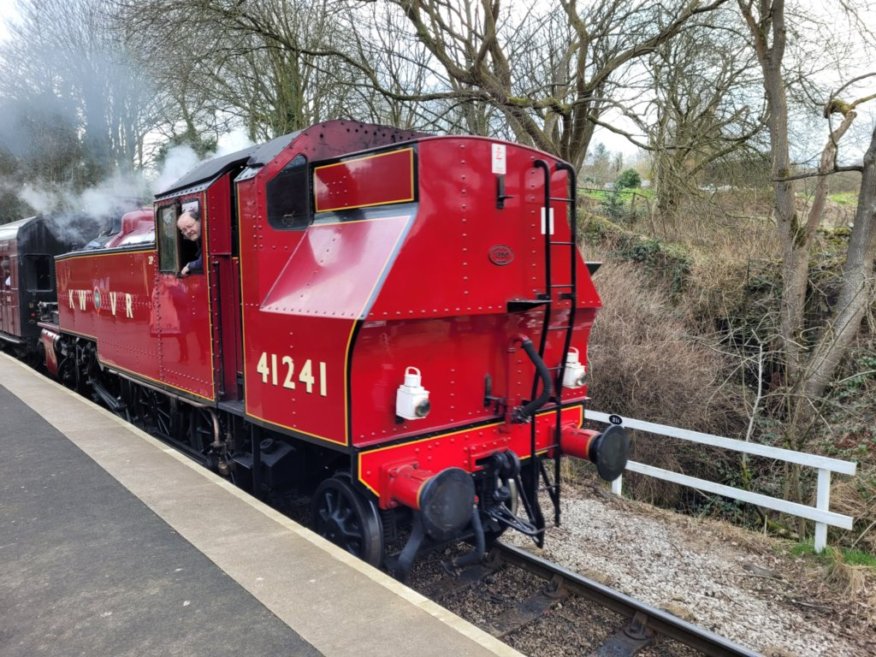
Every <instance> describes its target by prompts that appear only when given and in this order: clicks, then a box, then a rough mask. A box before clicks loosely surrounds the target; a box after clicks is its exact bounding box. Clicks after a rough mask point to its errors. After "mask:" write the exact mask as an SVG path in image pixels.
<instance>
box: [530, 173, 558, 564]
mask: <svg viewBox="0 0 876 657" xmlns="http://www.w3.org/2000/svg"><path fill="white" fill-rule="evenodd" d="M534 166H535V168H536V169H541V170H542V172H543V173H544V205H543V207H542V213H543V215H542V218H541V221H542V227H543V229H544V230H543V232H544V292H543V293H542V294H540V295H539V297H540V299H541V300H543V301H544V302H545V306H544V318H543V319H542V325H541V338H540V339H539V341H538V355H539V357H540V358H541V359H542V360H544V352H545V347H546V346H547V334H548V327H549V326H550V322H551V310H552V308H551V305H552V302H553V295H552V294H551V286H552V280H551V230H550V221H551V217H550V209H551V170H550V165H548V163H547V162H545V161H544V160H536V161H535V163H534ZM537 392H538V372H536V373H535V377H534V378H533V380H532V394H531V397H532V398H533V399H535V396H536V393H537ZM536 424H537V423H536V422H532V423H530V426H529V462H530V463H531V464H532V480H531V482H530V483H531V490H530V491H529V493H530V496H531V501H532V506H533V510H534V511H535V522H536V528H537V529H538V530H540V531H539V534H538V536H537V538H536V544H537V545H538V546H539V547H543V545H544V527H545V522H544V514H543V513H542V510H541V504H539V502H538V481H539V473H541V474H542V475H543V474H544V471H543V466H542V464H541V462H540V461H539V460H538V455H537V453H536V445H535V442H536ZM553 497H554V496H553V494H551V499H552V500H553ZM557 506H558V505H556V504H555V507H557ZM554 513H555V515H556V510H555V512H554Z"/></svg>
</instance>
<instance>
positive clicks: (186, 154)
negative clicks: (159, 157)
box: [152, 144, 201, 193]
mask: <svg viewBox="0 0 876 657" xmlns="http://www.w3.org/2000/svg"><path fill="white" fill-rule="evenodd" d="M200 163H201V160H200V158H198V154H197V153H195V151H194V149H193V148H192V147H191V146H188V145H186V144H183V145H182V146H174V147H173V148H171V149H170V150H169V151H167V157H166V158H165V159H164V164H163V165H162V167H161V171H159V173H158V177H157V178H156V179H155V181H154V182H153V183H152V191H153V192H156V193H158V192H160V191H161V190H163V189H167V188H168V187H169V186H170V185H171V184H173V183H174V182H176V181H177V180H179V179H180V178H182V177H183V176H184V175H185V174H186V173H188V172H189V171H191V170H192V169H194V168H195V167H196V166H198V165H199V164H200Z"/></svg>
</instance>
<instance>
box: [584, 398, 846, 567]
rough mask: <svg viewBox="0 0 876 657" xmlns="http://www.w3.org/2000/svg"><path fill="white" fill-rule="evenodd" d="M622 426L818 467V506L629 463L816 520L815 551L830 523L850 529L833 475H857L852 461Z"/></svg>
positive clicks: (616, 487) (602, 417)
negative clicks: (834, 503) (836, 504)
mask: <svg viewBox="0 0 876 657" xmlns="http://www.w3.org/2000/svg"><path fill="white" fill-rule="evenodd" d="M584 417H585V418H587V419H588V420H592V421H594V422H601V423H604V424H611V420H610V419H609V418H614V419H615V422H617V420H618V418H619V416H612V415H610V414H609V413H599V412H597V411H589V410H588V411H585V413H584ZM620 423H621V426H623V427H624V428H627V429H636V430H639V431H646V432H648V433H654V434H658V435H662V436H671V437H673V438H679V439H681V440H687V441H690V442H694V443H699V444H701V445H711V446H713V447H720V448H722V449H729V450H733V451H735V452H743V453H745V454H753V455H755V456H764V457H766V458H770V459H776V460H780V461H786V462H788V463H797V464H799V465H804V466H808V467H811V468H817V469H818V488H817V492H816V496H815V506H814V507H812V506H807V505H805V504H797V503H796V502H788V501H786V500H783V499H780V498H776V497H770V496H769V495H761V494H760V493H752V492H750V491H747V490H742V489H740V488H734V487H732V486H725V485H723V484H716V483H714V482H712V481H707V480H705V479H698V478H696V477H689V476H687V475H683V474H679V473H677V472H672V471H670V470H664V469H662V468H655V467H653V466H650V465H645V464H644V463H637V462H636V461H630V462H629V463H627V470H629V471H630V472H638V473H641V474H644V475H647V476H649V477H655V478H657V479H662V480H664V481H671V482H673V483H676V484H681V485H682V486H689V487H691V488H696V489H697V490H702V491H705V492H708V493H714V494H716V495H722V496H724V497H729V498H732V499H734V500H740V501H742V502H748V503H749V504H755V505H757V506H761V507H764V508H767V509H772V510H774V511H780V512H781V513H787V514H790V515H794V516H798V517H800V518H806V519H807V520H812V521H814V522H815V551H816V552H821V551H822V550H823V549H824V548H825V546H826V545H827V526H828V525H832V526H834V527H840V528H842V529H851V528H852V524H853V522H854V518H852V517H851V516H845V515H842V514H840V513H833V512H832V511H830V508H829V507H830V474H831V472H836V473H839V474H845V475H854V474H855V471H856V469H857V464H856V463H853V462H851V461H841V460H839V459H832V458H828V457H826V456H816V455H814V454H806V453H804V452H795V451H793V450H790V449H781V448H779V447H770V446H769V445H759V444H756V443H750V442H746V441H744V440H734V439H732V438H723V437H721V436H714V435H712V434H708V433H700V432H698V431H688V430H687V429H679V428H676V427H667V426H664V425H662V424H654V423H652V422H643V421H641V420H633V419H630V418H620ZM622 480H623V476H621V477H618V478H617V479H615V480H614V481H613V482H612V483H611V490H612V492H613V493H615V494H616V495H620V494H621V487H622V483H623V482H622Z"/></svg>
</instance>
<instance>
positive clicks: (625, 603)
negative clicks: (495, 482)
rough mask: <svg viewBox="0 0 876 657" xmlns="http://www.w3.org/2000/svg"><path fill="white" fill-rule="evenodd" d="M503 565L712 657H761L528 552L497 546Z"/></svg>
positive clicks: (505, 545)
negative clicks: (556, 581) (550, 582)
mask: <svg viewBox="0 0 876 657" xmlns="http://www.w3.org/2000/svg"><path fill="white" fill-rule="evenodd" d="M493 550H494V552H496V553H497V554H498V556H499V558H501V560H502V561H504V562H506V563H509V564H511V565H514V566H517V567H520V568H523V569H525V570H527V571H529V572H532V573H534V574H536V575H538V576H539V577H542V578H544V579H547V580H550V579H553V578H555V577H559V578H560V579H561V580H562V585H563V586H565V587H567V588H568V589H569V590H571V591H572V592H574V593H576V594H577V595H580V596H582V597H584V598H587V599H589V600H592V601H594V602H596V603H597V604H599V605H601V606H603V607H606V608H608V609H611V610H612V611H615V612H617V613H619V614H621V615H623V616H625V617H627V618H629V619H631V620H632V619H633V618H634V617H636V616H639V617H640V618H641V617H642V616H644V617H645V618H646V619H647V627H648V628H650V629H652V630H653V631H654V632H656V633H657V634H659V635H662V636H664V637H669V638H671V639H674V640H676V641H678V642H680V643H683V644H685V645H687V646H690V647H691V648H694V649H695V650H698V651H700V652H702V653H704V654H706V655H709V656H710V657H761V656H760V654H759V653H757V652H754V651H752V650H749V649H748V648H745V647H744V646H740V645H737V644H735V643H733V642H732V641H730V640H728V639H725V638H724V637H722V636H719V635H717V634H715V633H714V632H710V631H709V630H706V629H703V628H701V627H697V626H696V625H693V624H691V623H688V622H687V621H684V620H681V619H680V618H678V617H676V616H673V615H672V614H670V613H669V612H666V611H663V610H662V609H657V608H656V607H652V606H650V605H647V604H645V603H644V602H640V601H638V600H636V599H634V598H631V597H630V596H628V595H626V594H624V593H621V592H620V591H615V590H614V589H611V588H609V587H607V586H605V585H604V584H600V583H599V582H596V581H594V580H592V579H588V578H587V577H584V576H583V575H579V574H577V573H573V572H572V571H570V570H567V569H566V568H563V567H562V566H559V565H557V564H555V563H551V562H549V561H546V560H545V559H542V558H541V557H538V556H536V555H534V554H532V553H530V552H529V551H527V550H525V549H523V548H519V547H515V546H513V545H508V544H506V543H502V542H501V541H499V542H497V543H496V544H495V546H494V548H493Z"/></svg>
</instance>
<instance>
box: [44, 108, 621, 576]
mask: <svg viewBox="0 0 876 657" xmlns="http://www.w3.org/2000/svg"><path fill="white" fill-rule="evenodd" d="M574 190H575V177H574V172H573V170H572V168H571V167H570V166H569V165H567V164H566V163H564V162H562V161H560V160H558V159H556V158H554V157H552V156H549V155H547V154H545V153H542V152H539V151H536V150H534V149H531V148H527V147H523V146H519V145H515V144H511V143H506V142H501V141H497V140H492V139H486V138H480V137H469V136H460V137H453V136H442V137H432V136H426V135H422V134H417V133H413V132H407V131H401V130H396V129H393V128H388V127H384V126H375V125H368V124H361V123H353V122H345V121H332V122H327V123H324V124H319V125H315V126H313V127H311V128H308V129H306V130H303V131H300V132H297V133H293V134H291V135H285V136H283V137H280V138H277V139H275V140H273V141H271V142H269V143H267V144H264V145H262V146H257V147H252V148H249V149H246V150H243V151H240V152H238V153H235V154H232V155H229V156H226V157H223V158H218V159H215V160H211V161H209V162H207V163H204V164H203V165H201V166H200V167H198V168H196V169H195V170H193V171H192V172H190V173H189V174H187V175H186V176H184V177H183V178H182V179H180V180H179V181H177V182H176V183H174V184H173V185H172V186H171V187H170V188H168V189H166V190H163V191H162V192H161V193H160V194H159V195H158V196H157V197H156V200H155V205H154V224H153V223H152V220H151V218H144V217H142V216H141V217H140V218H139V219H136V220H135V219H130V220H129V221H128V223H127V224H126V226H125V227H123V230H122V233H121V237H120V241H119V242H118V243H115V244H113V243H108V244H107V245H106V247H104V248H102V249H100V250H98V251H90V252H74V253H70V254H67V255H65V256H63V257H60V258H59V259H58V261H57V271H58V290H59V308H58V314H59V317H58V322H57V324H54V325H50V324H47V325H46V326H45V332H44V340H45V344H47V345H52V346H53V348H54V350H55V354H54V357H55V358H56V359H57V360H58V362H59V363H60V362H64V363H69V364H70V365H69V366H67V367H68V369H69V368H72V369H70V371H66V373H65V368H64V367H61V366H58V367H57V368H56V369H57V370H58V371H59V373H61V374H62V375H64V376H65V377H66V378H67V379H68V380H70V379H71V377H72V379H73V381H74V383H75V385H77V386H81V387H84V388H87V389H88V390H90V391H91V393H92V394H93V395H94V396H96V397H97V398H99V399H100V400H101V401H103V402H104V403H105V404H107V405H108V406H110V407H111V408H113V409H114V410H116V411H117V412H119V413H121V414H124V415H126V416H128V417H130V418H131V419H134V420H139V421H142V422H151V423H152V424H153V427H154V428H155V429H156V430H157V431H159V432H160V433H161V434H163V435H164V436H165V437H166V438H168V439H170V440H173V441H175V442H176V443H177V444H178V445H180V446H181V447H182V448H183V449H185V450H187V451H188V452H189V453H190V454H192V455H193V456H196V457H197V458H200V459H202V460H203V461H205V462H206V463H207V464H208V465H210V466H211V467H214V468H215V469H216V470H217V471H218V472H220V473H222V474H223V475H226V476H228V477H230V478H231V479H232V480H233V481H235V483H237V484H239V485H241V486H244V487H246V488H249V489H251V490H252V491H253V492H254V493H255V494H256V495H258V496H260V497H263V496H270V495H294V494H298V493H301V494H306V495H309V496H311V498H312V517H313V525H314V527H315V529H316V530H317V531H318V532H319V533H321V534H322V535H324V536H326V537H328V538H330V539H331V540H333V541H335V542H337V543H339V544H340V545H342V546H343V547H345V548H346V549H348V550H349V551H351V552H353V553H354V554H357V555H358V556H361V557H362V558H364V559H365V560H366V561H369V562H370V563H372V564H375V565H377V564H381V563H384V564H385V565H387V566H388V567H389V568H390V569H392V570H394V571H395V572H397V573H399V574H404V573H405V572H406V571H407V570H408V569H409V568H410V565H411V563H412V560H413V559H414V557H415V556H416V554H417V553H418V552H419V551H420V550H421V549H423V548H425V547H429V546H434V545H440V544H442V543H443V542H446V541H450V540H459V539H460V538H467V539H470V540H472V542H473V543H474V544H475V545H476V547H477V549H476V550H475V551H474V552H473V554H474V555H475V557H476V556H478V555H480V554H482V553H483V549H484V547H485V545H486V544H487V543H488V542H489V541H490V540H492V539H494V538H495V537H497V536H498V535H500V534H501V533H502V532H503V531H504V530H505V529H506V528H508V527H512V528H514V529H516V530H519V531H522V532H524V533H526V534H528V535H530V536H532V537H533V538H534V540H536V542H538V543H541V541H542V540H543V535H544V528H545V519H544V514H543V513H542V510H541V508H540V503H539V495H538V491H539V488H543V489H546V490H547V492H548V493H549V495H550V499H551V500H552V503H553V506H554V517H555V520H556V521H559V496H560V487H559V476H558V475H559V459H560V457H561V455H563V454H567V455H572V456H576V457H581V458H587V459H589V460H592V461H594V462H595V463H596V466H597V469H598V471H599V473H600V474H601V475H602V476H603V477H605V478H607V479H613V478H615V477H616V476H617V475H618V474H619V473H620V471H621V470H622V468H623V466H624V464H625V461H626V454H627V450H628V441H627V439H626V436H625V435H624V434H623V431H622V430H621V429H620V428H617V427H615V428H612V429H609V430H607V431H606V432H604V433H597V432H595V431H588V430H583V429H581V428H580V425H581V423H582V420H583V406H584V402H585V400H586V390H587V386H586V359H587V340H588V337H589V332H590V327H591V325H592V323H593V320H594V317H595V314H596V311H597V309H598V308H599V305H600V301H599V297H598V295H597V293H596V290H595V288H594V287H593V284H592V281H591V279H590V272H589V269H588V266H587V264H586V263H585V262H584V261H583V260H582V259H581V256H580V253H579V251H578V248H577V244H576V242H577V240H576V234H575V227H574V212H573V209H574V207H575V197H574ZM190 210H197V213H198V214H199V215H200V217H201V243H200V245H199V246H200V253H201V255H202V256H203V261H204V271H203V273H200V274H192V275H188V276H184V277H181V276H180V271H181V269H182V266H183V265H184V264H185V263H186V262H187V261H189V260H191V258H192V257H193V254H194V251H191V249H195V248H197V247H195V246H194V245H193V244H192V243H191V242H187V241H185V240H183V239H182V237H181V235H180V232H179V231H178V230H177V227H176V222H177V219H178V217H179V216H180V214H181V213H183V212H186V211H190ZM150 228H151V232H150ZM138 231H139V232H138ZM135 234H136V235H138V236H139V237H137V238H136V239H135V238H134V237H130V239H128V238H126V237H125V235H127V236H133V235H135ZM150 235H151V237H150ZM126 240H128V241H126ZM141 240H150V241H148V243H147V242H143V241H141ZM187 250H188V251H187ZM549 466H552V467H549ZM518 502H519V503H518ZM390 546H392V547H390Z"/></svg>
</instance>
